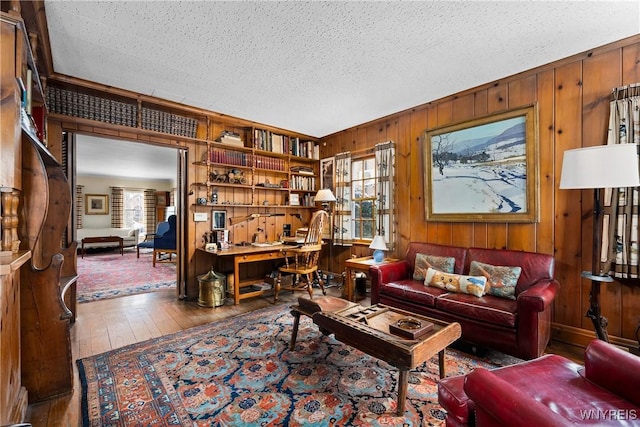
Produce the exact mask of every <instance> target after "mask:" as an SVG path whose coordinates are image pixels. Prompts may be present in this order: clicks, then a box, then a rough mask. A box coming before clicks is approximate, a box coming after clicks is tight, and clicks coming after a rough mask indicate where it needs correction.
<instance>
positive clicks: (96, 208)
mask: <svg viewBox="0 0 640 427" xmlns="http://www.w3.org/2000/svg"><path fill="white" fill-rule="evenodd" d="M85 201H86V204H85V207H84V213H85V214H87V215H107V214H109V196H108V195H107V194H87V196H86V200H85Z"/></svg>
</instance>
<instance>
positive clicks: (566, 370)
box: [438, 340, 640, 427]
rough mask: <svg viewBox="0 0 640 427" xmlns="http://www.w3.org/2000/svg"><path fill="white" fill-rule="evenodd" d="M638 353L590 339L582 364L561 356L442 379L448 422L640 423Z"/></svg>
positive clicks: (515, 425)
mask: <svg viewBox="0 0 640 427" xmlns="http://www.w3.org/2000/svg"><path fill="white" fill-rule="evenodd" d="M639 385H640V357H638V356H635V355H633V354H631V353H628V352H626V351H624V350H621V349H619V348H617V347H615V346H613V345H611V344H608V343H606V342H604V341H600V340H594V341H592V342H591V343H590V344H589V346H588V347H587V349H586V351H585V360H584V367H583V366H581V365H579V364H577V363H574V362H572V361H570V360H568V359H566V358H564V357H562V356H558V355H545V356H542V357H540V358H538V359H535V360H531V361H528V362H523V363H519V364H516V365H511V366H507V367H504V368H498V369H494V370H492V371H489V370H486V369H484V368H476V369H474V370H473V371H472V372H471V373H469V374H467V375H459V376H455V377H449V378H445V379H443V380H441V381H440V382H439V383H438V402H439V403H440V405H441V406H442V407H443V408H444V409H445V411H446V412H447V418H446V425H447V426H448V427H456V426H477V427H482V426H509V427H519V426H526V427H528V426H537V427H546V426H576V425H581V426H590V425H591V426H596V425H597V426H608V425H619V426H638V425H640V386H639Z"/></svg>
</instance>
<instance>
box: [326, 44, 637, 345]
mask: <svg viewBox="0 0 640 427" xmlns="http://www.w3.org/2000/svg"><path fill="white" fill-rule="evenodd" d="M636 82H640V35H637V36H633V37H631V38H628V39H625V40H621V41H619V42H616V43H613V44H610V45H607V46H603V47H599V48H596V49H593V50H591V51H588V52H584V53H582V54H579V55H576V56H573V57H570V58H565V59H563V60H561V61H558V62H555V63H552V64H548V65H544V66H542V67H538V68H536V69H533V70H530V71H527V72H523V73H520V74H518V75H515V76H511V77H508V78H505V79H502V80H499V81H495V82H490V83H487V84H485V85H482V86H480V87H477V88H474V89H470V90H467V91H464V92H460V93H457V94H452V95H450V96H447V97H445V98H442V99H439V100H437V101H434V102H430V103H428V104H424V105H421V106H418V107H415V108H412V109H410V110H406V111H402V112H399V113H397V114H393V115H391V116H388V117H385V118H381V119H378V120H375V121H372V122H369V123H366V124H362V125H359V126H356V127H353V128H350V129H346V130H344V131H341V132H338V133H335V134H332V135H329V136H327V137H324V138H322V139H321V141H320V147H321V152H320V154H321V158H325V157H330V156H333V155H335V154H337V153H340V152H343V151H356V150H362V149H366V148H367V147H372V146H373V145H375V144H377V143H379V142H383V141H387V140H392V141H395V142H396V144H397V155H396V172H397V177H396V186H397V192H396V205H395V211H396V215H397V216H396V227H397V250H396V253H395V254H396V255H397V256H402V255H403V254H404V252H405V251H406V248H407V244H408V243H409V242H410V241H425V242H432V243H440V244H450V245H457V246H476V247H483V248H506V249H513V250H525V251H533V252H541V253H547V254H553V255H554V256H555V259H556V277H557V279H558V280H559V281H560V284H561V289H560V293H559V295H558V297H557V299H556V300H555V307H554V308H555V322H554V324H555V328H554V334H555V337H556V338H559V339H561V340H566V341H569V342H575V343H578V344H581V345H584V344H586V343H587V342H588V341H589V340H590V339H592V338H593V332H591V331H592V330H593V327H592V324H591V320H590V319H588V318H586V317H585V313H586V311H587V307H588V306H589V290H590V282H589V281H587V280H584V279H582V278H581V277H580V272H581V271H582V270H590V269H591V267H590V262H591V235H592V226H593V224H592V212H593V192H592V191H578V190H559V189H558V185H559V180H560V170H561V167H562V155H563V152H564V151H565V150H567V149H571V148H577V147H586V146H593V145H600V144H603V143H605V137H606V132H607V127H608V119H609V100H610V95H611V91H612V89H613V88H615V87H618V86H622V85H626V84H630V83H636ZM434 84H437V82H434ZM389 96H393V93H390V94H389ZM532 103H537V105H538V125H539V129H538V134H539V157H538V158H539V165H538V166H539V177H540V179H539V185H538V195H539V208H540V221H539V222H538V223H535V224H510V223H478V222H476V223H446V222H427V221H425V216H424V200H423V151H424V150H423V141H422V137H423V134H424V132H425V131H426V130H431V129H434V128H436V127H439V126H444V125H448V124H452V123H456V122H461V121H467V120H471V119H474V118H479V117H482V116H485V115H488V114H492V113H497V112H501V111H505V110H509V109H512V108H516V107H521V106H525V105H528V104H532ZM612 167H615V165H612ZM452 196H453V195H452ZM334 252H336V254H335V260H334V261H335V262H337V263H339V264H340V266H339V267H337V266H336V267H334V270H338V271H342V268H343V267H342V265H343V262H344V260H345V259H346V258H348V257H349V256H351V255H352V254H357V255H360V254H363V253H364V254H368V253H369V252H370V250H369V249H368V248H366V247H354V248H351V249H346V250H342V251H340V250H337V251H334ZM635 282H636V283H620V282H617V281H616V282H614V283H613V284H607V285H606V286H603V289H602V297H601V298H602V299H601V305H602V310H603V314H604V315H605V316H606V317H608V319H609V335H610V336H613V337H614V338H613V340H614V341H615V340H616V338H615V337H617V338H618V341H620V342H622V343H624V344H627V345H634V342H635V339H636V338H635V336H634V332H635V328H636V327H637V326H638V322H639V321H640V284H639V283H637V282H638V281H635ZM620 338H622V339H620ZM635 346H637V342H635Z"/></svg>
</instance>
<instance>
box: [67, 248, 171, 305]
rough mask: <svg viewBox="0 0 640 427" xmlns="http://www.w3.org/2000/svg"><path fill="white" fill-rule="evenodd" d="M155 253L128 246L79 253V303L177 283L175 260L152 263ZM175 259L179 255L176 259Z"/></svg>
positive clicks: (153, 289) (151, 290) (156, 288)
mask: <svg viewBox="0 0 640 427" xmlns="http://www.w3.org/2000/svg"><path fill="white" fill-rule="evenodd" d="M152 256H153V252H152V251H151V250H149V249H146V250H143V249H141V250H140V258H137V257H136V251H135V249H125V251H124V255H120V253H119V252H117V251H115V250H114V251H109V252H96V253H86V254H85V255H84V258H81V257H80V256H79V254H78V284H77V292H78V298H77V299H78V302H79V303H82V302H89V301H97V300H100V299H106V298H115V297H121V296H126V295H134V294H140V293H144V292H153V291H156V290H158V289H162V288H168V287H172V286H173V287H175V286H176V265H175V263H156V266H155V268H154V267H153V265H152V262H151V261H152ZM174 259H175V258H174Z"/></svg>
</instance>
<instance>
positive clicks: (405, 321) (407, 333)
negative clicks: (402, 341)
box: [389, 317, 433, 339]
mask: <svg viewBox="0 0 640 427" xmlns="http://www.w3.org/2000/svg"><path fill="white" fill-rule="evenodd" d="M432 329H433V323H431V322H427V321H426V320H419V319H415V318H413V317H403V318H401V319H398V320H397V321H396V322H395V323H391V324H389V332H391V333H392V334H395V335H399V336H401V337H403V338H409V339H417V338H420V337H421V336H423V335H425V334H427V333H428V332H429V331H431V330H432Z"/></svg>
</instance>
